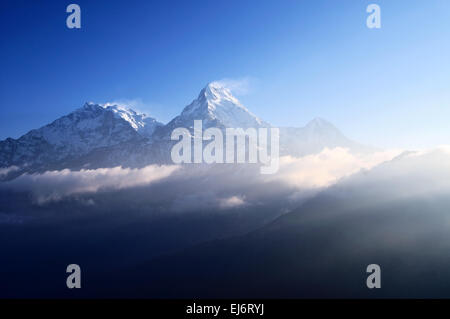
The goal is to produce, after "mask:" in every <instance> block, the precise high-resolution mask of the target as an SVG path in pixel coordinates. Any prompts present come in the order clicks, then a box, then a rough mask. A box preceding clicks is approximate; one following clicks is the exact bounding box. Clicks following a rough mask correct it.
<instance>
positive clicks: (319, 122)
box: [305, 117, 335, 128]
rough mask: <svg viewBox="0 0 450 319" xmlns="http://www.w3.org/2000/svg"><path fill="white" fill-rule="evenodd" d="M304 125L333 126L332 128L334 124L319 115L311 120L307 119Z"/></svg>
mask: <svg viewBox="0 0 450 319" xmlns="http://www.w3.org/2000/svg"><path fill="white" fill-rule="evenodd" d="M305 127H333V128H334V127H335V126H334V125H333V124H331V123H330V122H328V121H327V120H325V119H323V118H321V117H316V118H314V119H312V120H311V121H309V122H308V124H306V126H305Z"/></svg>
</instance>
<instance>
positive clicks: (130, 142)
mask: <svg viewBox="0 0 450 319" xmlns="http://www.w3.org/2000/svg"><path fill="white" fill-rule="evenodd" d="M194 120H202V122H203V128H204V129H206V128H208V127H218V128H221V129H225V128H227V127H233V128H244V129H246V128H250V127H254V128H260V127H267V128H268V127H272V126H271V124H269V123H267V122H265V121H263V120H261V119H260V118H258V117H257V116H256V115H254V114H253V113H251V112H250V111H249V110H248V109H247V108H245V106H243V105H242V104H241V103H240V102H239V100H238V99H237V98H235V97H234V96H233V95H232V93H231V91H230V90H229V89H227V88H226V87H224V86H222V85H220V84H219V83H217V82H211V83H209V84H207V85H206V86H205V87H204V88H203V89H202V90H201V91H200V93H199V95H198V97H197V98H196V99H194V100H193V101H192V102H191V103H190V104H189V105H187V106H186V107H185V108H184V109H183V110H182V112H181V113H180V114H179V115H178V116H176V117H175V118H173V119H172V120H171V121H170V122H169V123H167V124H165V125H164V124H163V123H160V122H158V121H157V120H156V119H154V118H152V117H148V116H146V115H145V114H143V113H139V112H136V111H134V110H132V109H131V108H127V107H124V106H118V105H115V104H109V103H107V104H103V105H101V104H96V103H92V102H87V103H85V104H84V105H83V106H82V107H81V108H78V109H76V110H75V111H73V112H71V113H69V114H67V115H64V116H62V117H60V118H58V119H56V120H55V121H53V122H51V123H49V124H47V125H44V126H42V127H40V128H38V129H33V130H31V131H29V132H28V133H26V134H24V135H22V136H21V137H19V138H18V139H12V138H8V139H6V140H3V141H0V167H2V168H7V167H12V166H14V167H19V168H20V169H17V170H14V176H16V175H20V174H21V173H23V172H39V171H45V170H50V169H63V168H69V169H80V168H84V167H90V168H99V167H112V166H127V167H139V166H144V165H148V164H167V163H170V148H171V146H172V145H173V144H174V143H175V141H172V140H171V133H172V131H173V130H174V129H175V128H177V127H184V128H187V129H189V130H191V132H192V130H193V124H194ZM338 146H340V147H347V148H350V149H354V150H357V151H361V150H364V148H363V147H361V146H360V145H359V144H357V143H355V142H353V141H351V140H349V139H348V138H346V137H345V136H344V135H343V134H342V133H341V132H340V131H339V130H338V129H337V128H336V127H335V126H334V125H332V124H331V123H329V122H328V121H326V120H324V119H322V118H316V119H314V120H312V121H310V122H309V123H308V124H307V125H306V126H304V127H299V128H292V127H291V128H280V155H293V156H303V155H306V154H311V153H315V152H319V151H321V150H322V149H323V148H325V147H329V148H332V147H338Z"/></svg>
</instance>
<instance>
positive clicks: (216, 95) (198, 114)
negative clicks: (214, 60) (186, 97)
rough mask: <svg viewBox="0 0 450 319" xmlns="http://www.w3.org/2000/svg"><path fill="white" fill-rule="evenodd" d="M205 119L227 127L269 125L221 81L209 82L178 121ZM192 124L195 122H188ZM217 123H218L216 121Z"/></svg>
mask: <svg viewBox="0 0 450 319" xmlns="http://www.w3.org/2000/svg"><path fill="white" fill-rule="evenodd" d="M181 119H183V122H186V121H189V122H192V121H193V120H204V121H206V122H218V124H221V125H223V126H225V127H235V128H237V127H242V128H248V127H260V126H268V124H267V123H264V122H263V121H262V120H260V119H259V118H258V117H257V116H256V115H254V114H253V113H251V112H250V111H249V110H248V109H247V108H245V107H244V106H243V105H242V104H241V103H240V102H239V100H238V99H237V98H236V97H234V96H233V94H232V93H231V91H230V90H229V89H228V88H226V87H225V86H223V85H221V84H220V83H219V82H211V83H208V84H207V85H206V86H205V87H204V88H203V89H202V90H201V91H200V94H199V95H198V97H197V99H195V100H194V101H192V103H191V104H189V105H188V106H186V107H185V108H184V110H183V112H182V113H181V115H180V119H177V120H178V122H179V121H180V120H181ZM186 124H189V126H192V124H193V123H186ZM216 124H217V123H216Z"/></svg>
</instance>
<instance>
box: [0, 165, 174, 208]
mask: <svg viewBox="0 0 450 319" xmlns="http://www.w3.org/2000/svg"><path fill="white" fill-rule="evenodd" d="M178 169H179V166H175V165H173V166H158V165H149V166H146V167H144V168H140V169H138V168H135V169H131V168H122V167H113V168H99V169H90V170H81V171H71V170H69V169H64V170H61V171H48V172H45V173H42V174H31V175H29V174H24V175H22V176H20V177H18V178H16V179H14V180H12V181H10V182H7V183H5V185H4V186H6V187H10V188H12V189H15V190H21V191H23V190H25V191H31V192H32V193H33V194H34V196H35V199H36V200H37V202H38V203H39V204H43V203H45V202H48V201H57V200H60V199H62V198H64V197H67V196H70V195H75V194H82V193H95V192H98V191H100V190H120V189H125V188H130V187H137V186H145V185H149V184H151V183H153V182H156V181H159V180H161V179H164V178H167V177H169V176H170V175H171V174H172V173H174V172H175V171H176V170H178Z"/></svg>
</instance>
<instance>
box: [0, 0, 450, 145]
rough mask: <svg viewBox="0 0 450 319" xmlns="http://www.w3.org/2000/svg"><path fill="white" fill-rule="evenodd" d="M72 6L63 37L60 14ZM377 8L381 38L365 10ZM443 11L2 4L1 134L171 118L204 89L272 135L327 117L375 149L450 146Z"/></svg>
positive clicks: (351, 6) (431, 5)
mask: <svg viewBox="0 0 450 319" xmlns="http://www.w3.org/2000/svg"><path fill="white" fill-rule="evenodd" d="M70 3H77V4H79V5H80V7H81V11H82V12H81V19H82V22H81V24H82V28H81V29H80V30H75V29H68V28H67V27H66V24H65V20H66V17H67V15H68V14H67V13H66V12H65V11H66V10H65V9H66V6H67V5H68V4H70ZM370 3H376V4H379V5H380V7H381V19H382V28H381V29H376V30H375V29H368V28H367V27H366V18H367V16H368V14H367V13H366V7H367V5H368V4H370ZM449 12H450V2H449V1H446V0H429V1H419V0H417V1H416V0H408V1H406V0H405V1H400V0H398V1H381V0H372V1H363V0H343V1H332V0H328V1H324V0H314V1H313V0H310V1H300V0H297V1H288V0H283V1H256V0H245V1H243V0H241V1H194V0H192V1H186V0H185V1H158V2H156V1H133V0H128V1H120V0H117V1H99V0H96V1H82V0H72V1H31V0H30V1H21V0H17V1H11V0H6V1H2V2H1V3H0V28H1V35H0V37H1V41H0V69H1V72H0V103H1V108H0V139H4V138H6V137H9V136H11V137H14V138H17V137H19V136H20V135H22V134H24V133H26V132H27V131H28V130H30V129H32V128H37V127H39V126H42V125H44V124H46V123H49V122H51V121H53V120H54V119H56V118H57V117H59V116H62V115H64V114H67V113H69V112H71V111H73V110H74V109H75V108H77V107H80V106H81V105H82V104H83V103H84V102H85V101H94V102H98V103H104V102H109V101H124V100H132V101H138V102H139V103H138V108H140V109H141V110H143V111H146V112H147V113H149V114H150V115H151V116H154V117H156V118H158V119H159V120H161V121H164V122H167V121H168V120H170V119H171V118H172V117H173V116H175V115H177V114H178V113H179V112H180V111H181V110H182V109H183V107H184V106H186V105H187V104H189V103H190V102H191V101H192V100H193V99H194V98H195V97H196V96H197V95H198V92H199V91H200V89H201V88H202V87H203V86H204V85H205V84H206V83H207V82H210V81H214V80H220V79H224V78H226V79H232V80H234V81H241V82H245V83H247V84H248V90H247V91H246V92H245V94H242V92H241V94H240V95H238V98H239V99H240V100H241V101H242V102H243V104H244V105H245V106H247V107H248V108H249V109H250V110H251V111H252V112H253V113H255V114H257V115H258V116H260V117H261V118H263V119H265V120H267V121H269V122H271V123H272V124H274V125H279V126H302V125H304V124H305V123H306V122H308V121H309V120H311V119H312V118H314V117H323V118H325V119H327V120H329V121H331V122H332V123H334V124H335V125H336V126H338V127H339V128H340V129H341V130H342V131H343V132H344V133H345V134H346V135H347V136H349V137H351V138H353V139H356V140H358V141H360V142H362V143H367V144H372V145H376V146H381V147H408V148H420V147H430V146H433V145H437V144H448V143H449V141H450V125H449V119H450V81H449V77H450V58H449V57H450V40H449V39H450V15H449Z"/></svg>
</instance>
